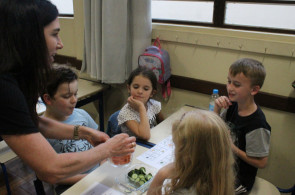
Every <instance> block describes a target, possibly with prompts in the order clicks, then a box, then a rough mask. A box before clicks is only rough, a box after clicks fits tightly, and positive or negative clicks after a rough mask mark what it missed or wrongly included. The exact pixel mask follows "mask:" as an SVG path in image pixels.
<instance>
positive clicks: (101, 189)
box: [81, 182, 124, 195]
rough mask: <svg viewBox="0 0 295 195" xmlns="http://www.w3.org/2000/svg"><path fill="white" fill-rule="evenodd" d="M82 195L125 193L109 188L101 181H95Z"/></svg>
mask: <svg viewBox="0 0 295 195" xmlns="http://www.w3.org/2000/svg"><path fill="white" fill-rule="evenodd" d="M81 195H124V194H123V193H121V192H119V191H117V190H114V189H112V188H109V187H108V186H105V185H103V184H101V183H97V182H95V183H94V184H92V185H91V186H90V187H89V188H88V189H87V190H85V191H84V192H83V193H82V194H81Z"/></svg>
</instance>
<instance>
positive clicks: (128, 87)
mask: <svg viewBox="0 0 295 195" xmlns="http://www.w3.org/2000/svg"><path fill="white" fill-rule="evenodd" d="M127 90H128V93H129V94H130V92H131V90H130V85H127Z"/></svg>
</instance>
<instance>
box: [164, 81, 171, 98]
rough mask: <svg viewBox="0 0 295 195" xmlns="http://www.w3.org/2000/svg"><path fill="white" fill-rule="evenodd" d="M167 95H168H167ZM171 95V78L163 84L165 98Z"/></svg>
mask: <svg viewBox="0 0 295 195" xmlns="http://www.w3.org/2000/svg"><path fill="white" fill-rule="evenodd" d="M166 93H167V94H166ZM166 95H167V96H166ZM170 95H171V83H170V79H168V80H167V81H166V82H165V83H164V84H163V85H162V96H163V98H164V99H166V98H169V97H170Z"/></svg>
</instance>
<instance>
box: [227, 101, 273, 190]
mask: <svg viewBox="0 0 295 195" xmlns="http://www.w3.org/2000/svg"><path fill="white" fill-rule="evenodd" d="M225 121H226V123H227V124H228V126H229V127H230V130H231V137H232V140H233V143H234V144H235V145H236V146H237V147H238V148H239V149H241V150H243V151H244V152H246V154H247V155H248V156H251V157H266V156H268V153H269V143H270V131H271V127H270V126H269V124H268V123H267V121H266V119H265V116H264V113H263V112H262V110H261V109H260V107H259V106H257V110H256V111H255V112H254V113H253V114H251V115H249V116H246V117H241V116H239V115H238V104H237V103H236V102H233V104H232V106H230V107H229V109H228V110H227V111H226V118H225ZM236 161H237V162H236V165H237V166H236V168H237V170H236V171H237V184H236V185H240V184H242V185H243V186H245V187H246V188H247V190H248V191H249V190H251V188H252V187H253V184H254V182H255V177H256V174H257V168H256V167H254V166H252V165H250V164H248V163H246V162H245V161H243V160H241V159H240V158H237V159H236Z"/></svg>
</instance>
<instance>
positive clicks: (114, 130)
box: [107, 110, 122, 137]
mask: <svg viewBox="0 0 295 195" xmlns="http://www.w3.org/2000/svg"><path fill="white" fill-rule="evenodd" d="M119 112H120V110H118V111H116V112H115V113H113V114H112V115H111V116H110V118H109V120H108V128H107V134H108V135H109V136H110V137H113V136H115V135H117V134H119V133H122V131H121V128H120V126H119V125H118V115H119Z"/></svg>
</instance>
